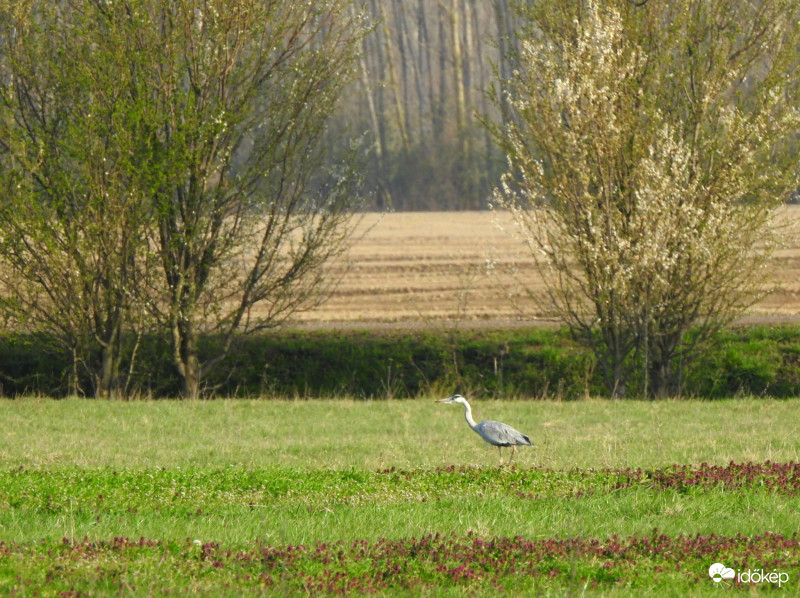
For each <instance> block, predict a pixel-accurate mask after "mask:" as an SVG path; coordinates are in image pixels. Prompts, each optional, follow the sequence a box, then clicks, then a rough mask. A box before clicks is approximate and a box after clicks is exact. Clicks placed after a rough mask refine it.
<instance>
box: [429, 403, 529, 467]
mask: <svg viewBox="0 0 800 598" xmlns="http://www.w3.org/2000/svg"><path fill="white" fill-rule="evenodd" d="M438 402H439V403H448V404H451V405H452V404H456V403H457V404H459V405H463V406H464V418H465V419H466V420H467V423H468V424H469V427H470V428H472V429H473V430H475V432H476V433H477V434H478V435H479V436H480V437H481V438H483V439H484V441H486V442H488V443H489V444H491V445H493V446H496V447H497V450H498V451H499V452H500V465H502V464H503V449H502V447H504V446H510V447H511V458H510V459H509V460H508V462H509V464H510V463H511V461H512V460H513V459H514V453H515V452H516V450H517V446H520V445H525V446H532V443H531V439H530V438H528V437H527V436H526V435H525V434H523V433H522V432H520V431H518V430H515V429H514V428H512V427H511V426H509V425H507V424H504V423H502V422H496V421H492V420H486V421H482V422H481V423H479V424H478V423H476V422H475V420H474V419H473V418H472V408H471V407H470V406H469V403H468V402H467V399H465V398H464V397H462V396H461V395H453V396H452V397H448V398H446V399H440V400H439V401H438Z"/></svg>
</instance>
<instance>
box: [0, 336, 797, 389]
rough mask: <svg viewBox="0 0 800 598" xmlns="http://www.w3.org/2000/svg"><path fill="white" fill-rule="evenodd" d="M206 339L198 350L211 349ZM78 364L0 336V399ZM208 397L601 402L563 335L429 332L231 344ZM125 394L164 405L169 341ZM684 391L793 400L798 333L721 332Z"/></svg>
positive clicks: (598, 385) (50, 381)
mask: <svg viewBox="0 0 800 598" xmlns="http://www.w3.org/2000/svg"><path fill="white" fill-rule="evenodd" d="M217 342H219V341H218V340H217V339H215V338H214V337H206V338H204V339H203V342H202V343H201V346H202V351H203V352H204V353H205V354H207V355H213V354H215V353H216V351H215V349H214V345H215V344H216V343H217ZM75 374H77V376H78V378H79V381H80V384H79V385H84V386H85V387H87V388H88V387H89V384H90V382H89V381H88V380H83V381H81V377H82V376H83V375H85V374H84V373H83V372H81V371H80V366H79V365H78V367H74V366H73V363H72V359H71V356H70V355H68V354H65V353H64V352H62V351H60V350H59V349H57V348H56V346H55V345H54V344H52V343H50V342H49V341H48V339H47V338H46V337H44V336H42V335H40V334H23V333H15V334H6V335H4V336H0V392H1V393H2V395H4V396H17V395H21V394H31V393H34V394H41V395H48V396H64V395H66V394H69V393H71V392H72V390H71V389H72V388H73V386H72V384H71V383H70V379H71V378H72V377H73V376H74V375H75ZM206 383H207V387H206V389H205V391H206V394H207V395H209V396H211V395H213V396H257V395H263V396H286V397H301V398H305V397H338V396H351V397H363V398H406V397H414V396H418V395H423V394H424V395H429V394H441V395H446V394H450V393H452V392H460V393H462V394H469V395H477V396H484V397H487V396H489V397H504V398H562V399H574V398H580V397H583V396H586V395H595V396H598V395H600V396H602V395H603V393H604V390H603V389H604V387H603V383H602V379H601V376H600V374H599V372H597V371H595V367H594V358H593V356H592V354H591V353H590V352H589V351H588V350H586V349H584V348H583V347H581V346H580V345H579V344H578V343H577V342H576V341H574V340H573V339H572V338H571V337H570V336H569V334H568V332H567V331H566V330H564V329H544V328H519V329H504V330H475V331H464V332H460V333H458V334H453V333H442V332H432V331H395V332H372V331H366V330H365V331H351V332H333V331H314V332H307V331H274V332H271V333H269V334H263V335H258V336H250V337H243V338H240V339H239V340H238V344H237V347H236V349H235V350H234V351H233V352H232V357H230V358H229V359H228V360H227V361H224V362H222V363H220V364H219V365H218V366H217V367H216V368H215V369H214V370H213V371H211V372H209V374H208V376H207V378H206ZM128 391H129V393H130V394H131V395H132V396H143V397H155V398H161V397H175V396H178V394H179V384H178V380H177V377H176V376H175V373H174V372H173V370H172V365H171V361H170V359H169V343H168V342H167V341H166V340H165V339H162V338H159V337H155V336H153V337H146V338H143V339H142V341H141V345H140V347H139V349H138V351H137V354H136V360H135V362H134V367H133V368H132V373H131V379H130V382H129V385H128ZM684 394H685V395H686V396H689V397H697V398H721V397H730V396H734V395H737V394H747V395H756V396H775V397H788V396H797V395H800V327H793V326H792V327H776V328H767V327H753V328H731V329H727V330H724V331H722V332H720V333H719V334H717V335H716V337H715V338H714V339H713V341H712V343H711V344H710V346H709V348H708V350H706V351H704V352H702V353H701V354H700V356H699V357H698V358H697V359H696V360H695V361H694V362H693V363H691V364H689V365H688V366H687V367H686V379H685V381H684Z"/></svg>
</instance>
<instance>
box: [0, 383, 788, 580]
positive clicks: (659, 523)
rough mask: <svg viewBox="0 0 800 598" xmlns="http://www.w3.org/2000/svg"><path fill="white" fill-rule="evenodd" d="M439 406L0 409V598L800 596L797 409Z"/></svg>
mask: <svg viewBox="0 0 800 598" xmlns="http://www.w3.org/2000/svg"><path fill="white" fill-rule="evenodd" d="M432 399H433V397H431V398H430V399H424V400H423V399H417V400H403V401H356V400H349V399H340V400H311V401H278V400H272V401H270V400H216V401H205V402H178V401H141V402H98V401H90V400H82V399H67V400H61V401H54V400H48V399H35V398H28V399H22V400H15V401H10V400H6V401H0V422H2V424H3V425H2V431H1V432H0V595H9V596H29V595H34V594H35V595H39V596H96V595H112V596H116V595H120V596H121V595H125V596H128V595H134V596H140V595H141V596H146V595H175V594H185V595H190V596H227V595H230V596H239V595H260V594H266V595H307V594H326V595H340V594H362V593H371V594H375V595H392V596H394V595H407V596H426V595H430V596H434V595H436V596H440V595H445V596H447V595H451V596H461V595H478V596H483V595H486V596H490V595H491V596H494V595H497V594H498V593H499V592H505V593H507V594H512V593H513V594H522V595H554V596H560V595H565V594H582V593H585V594H588V595H610V596H628V595H630V596H633V595H636V596H641V595H660V596H686V595H698V596H701V595H717V594H714V593H715V592H719V591H721V590H722V588H721V587H720V585H730V586H734V587H733V588H729V589H730V590H732V591H735V592H737V593H741V592H742V591H744V590H747V591H749V592H751V593H760V592H773V591H775V592H779V593H781V594H780V595H782V593H786V595H800V565H799V563H800V537H798V535H797V530H798V524H799V523H800V435H798V424H797V415H796V414H797V412H798V408H800V400H783V401H776V400H768V399H752V398H750V399H731V400H721V401H713V402H710V401H709V402H703V401H664V402H640V401H608V400H582V401H572V402H555V401H496V400H476V401H473V409H474V411H475V416H476V418H477V419H478V420H480V419H498V420H500V421H505V422H507V423H509V424H511V425H514V426H515V427H517V428H519V429H521V430H523V431H524V432H526V433H527V434H529V436H530V437H531V439H532V440H533V442H534V447H533V448H532V449H527V448H526V449H525V450H521V451H519V452H518V454H517V457H516V458H515V461H514V463H513V465H512V466H511V467H508V466H506V467H502V468H501V467H498V458H497V451H496V449H494V448H493V447H489V446H487V445H485V444H483V442H482V441H481V439H480V438H479V437H478V436H477V435H476V434H474V433H473V432H472V431H471V430H469V428H468V427H467V425H466V423H465V422H464V420H463V411H462V410H461V409H460V408H459V407H457V406H448V405H438V404H436V403H434V402H433V400H432ZM718 562H719V563H723V564H725V566H726V567H729V568H731V569H732V570H733V571H734V572H735V573H736V577H735V578H734V579H731V580H729V579H723V580H721V581H719V582H715V581H713V580H712V579H711V578H710V577H709V573H708V569H709V567H710V566H711V565H712V564H713V563H718ZM753 572H756V574H757V575H758V576H760V577H756V579H757V580H758V581H755V582H754V581H753V580H752V579H749V580H748V578H753V577H755V575H754V574H753ZM758 572H760V573H758ZM771 573H774V574H775V581H769V580H768V579H763V577H765V576H766V577H768V576H769V574H771ZM742 574H744V575H745V581H742ZM781 574H782V575H784V576H780V575H781Z"/></svg>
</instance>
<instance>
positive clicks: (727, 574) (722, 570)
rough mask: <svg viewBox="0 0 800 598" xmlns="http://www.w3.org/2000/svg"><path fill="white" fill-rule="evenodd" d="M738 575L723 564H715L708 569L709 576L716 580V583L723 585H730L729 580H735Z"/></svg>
mask: <svg viewBox="0 0 800 598" xmlns="http://www.w3.org/2000/svg"><path fill="white" fill-rule="evenodd" d="M735 575H736V573H735V572H734V571H733V569H731V568H730V567H726V566H725V565H723V564H722V563H714V564H713V565H711V566H710V567H709V568H708V576H709V577H710V578H711V579H712V580H714V583H723V584H725V585H729V584H728V581H727V580H729V579H733V578H734V576H735Z"/></svg>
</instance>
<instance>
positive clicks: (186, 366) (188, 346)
mask: <svg viewBox="0 0 800 598" xmlns="http://www.w3.org/2000/svg"><path fill="white" fill-rule="evenodd" d="M172 334H173V348H174V353H173V357H174V360H175V369H176V371H177V372H178V377H179V378H180V381H181V398H183V399H198V398H199V397H200V375H201V372H200V360H199V358H198V356H197V337H196V334H195V330H194V325H193V324H192V322H191V321H188V320H179V321H178V322H177V323H175V325H174V327H173V331H172Z"/></svg>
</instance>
